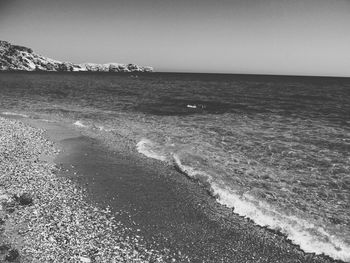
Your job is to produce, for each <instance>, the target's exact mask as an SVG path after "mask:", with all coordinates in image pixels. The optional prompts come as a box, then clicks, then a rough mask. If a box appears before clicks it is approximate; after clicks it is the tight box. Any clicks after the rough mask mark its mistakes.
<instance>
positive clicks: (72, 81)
mask: <svg viewBox="0 0 350 263" xmlns="http://www.w3.org/2000/svg"><path fill="white" fill-rule="evenodd" d="M0 110H1V112H2V113H3V114H5V115H6V114H8V115H10V114H14V113H17V114H18V113H19V114H24V115H27V116H29V117H32V118H41V119H46V120H48V121H64V122H68V123H71V124H72V125H75V126H76V127H77V128H79V129H82V130H86V132H88V133H90V134H91V135H92V136H96V137H100V138H101V139H103V140H104V141H105V142H106V143H108V144H109V145H111V146H112V147H113V146H114V147H116V148H118V147H123V148H124V149H128V150H129V151H135V153H136V154H140V153H141V154H143V155H146V156H147V157H149V158H155V159H158V160H160V161H163V162H167V163H169V164H170V165H174V166H175V167H176V168H177V169H179V170H181V171H182V172H183V173H185V174H186V175H188V176H189V177H192V178H194V179H196V180H198V183H200V184H201V185H203V187H206V188H208V190H209V191H210V192H211V193H212V195H213V196H215V197H216V199H217V201H218V202H219V203H221V204H223V205H226V206H229V207H232V209H233V210H234V212H236V213H238V214H240V215H243V216H246V217H248V218H250V219H252V220H253V221H254V222H255V223H257V224H259V225H262V226H268V227H269V228H272V229H276V230H279V231H281V232H282V233H284V234H286V235H287V236H288V238H289V239H290V240H291V241H292V242H293V243H295V244H298V245H300V247H301V248H302V249H303V250H305V251H306V252H315V253H324V254H326V255H329V256H331V257H333V258H336V259H342V260H344V261H349V262H350V79H341V78H305V77H303V78H302V77H272V76H239V75H215V74H149V75H140V76H138V77H137V76H130V75H110V74H52V73H51V74H47V73H34V74H25V73H1V74H0ZM121 142H122V144H123V145H121V144H120V143H121Z"/></svg>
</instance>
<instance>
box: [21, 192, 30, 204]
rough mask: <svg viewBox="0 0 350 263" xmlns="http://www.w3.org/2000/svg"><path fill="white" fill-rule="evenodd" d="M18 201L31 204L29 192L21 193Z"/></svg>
mask: <svg viewBox="0 0 350 263" xmlns="http://www.w3.org/2000/svg"><path fill="white" fill-rule="evenodd" d="M18 202H19V203H20V204H21V205H31V204H33V198H32V196H31V195H30V194H29V193H23V194H22V195H21V196H20V197H19V198H18Z"/></svg>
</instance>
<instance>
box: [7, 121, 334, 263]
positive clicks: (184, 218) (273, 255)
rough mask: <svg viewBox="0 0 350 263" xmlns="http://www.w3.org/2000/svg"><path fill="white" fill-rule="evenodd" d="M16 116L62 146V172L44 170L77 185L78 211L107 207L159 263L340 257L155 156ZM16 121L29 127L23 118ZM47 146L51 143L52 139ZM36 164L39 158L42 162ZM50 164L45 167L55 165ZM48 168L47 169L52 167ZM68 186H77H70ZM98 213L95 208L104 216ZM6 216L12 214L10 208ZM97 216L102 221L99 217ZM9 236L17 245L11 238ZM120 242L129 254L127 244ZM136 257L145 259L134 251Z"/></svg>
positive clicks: (326, 258)
mask: <svg viewBox="0 0 350 263" xmlns="http://www.w3.org/2000/svg"><path fill="white" fill-rule="evenodd" d="M0 121H2V122H3V121H5V122H6V121H9V120H5V119H1V120H0ZM23 121H24V122H25V123H27V124H29V125H30V126H33V127H36V128H35V129H34V130H36V129H37V128H41V129H42V128H44V129H45V130H46V132H45V133H44V132H43V131H42V130H39V131H41V132H39V134H40V136H39V137H40V138H41V139H43V136H45V137H46V138H48V139H49V140H50V141H53V142H54V143H55V144H56V146H57V145H58V146H59V147H60V148H61V149H63V152H64V153H63V154H62V153H61V154H60V155H58V156H57V157H56V158H55V163H56V165H58V166H60V167H61V171H60V172H59V175H54V174H51V176H53V178H55V180H58V182H59V183H60V180H63V182H65V183H66V184H67V185H69V187H68V188H69V189H79V190H72V191H73V193H74V194H76V191H78V193H79V194H78V195H79V196H81V197H82V198H81V199H79V200H78V203H79V204H78V203H77V202H76V203H75V205H76V204H78V210H79V207H80V206H84V208H87V207H93V211H94V209H96V208H97V207H98V206H102V207H103V206H104V207H106V206H109V207H110V211H109V212H108V213H107V215H108V216H111V217H112V216H115V217H116V219H117V220H120V221H119V222H120V224H121V225H122V226H125V228H126V229H129V232H128V234H127V235H136V236H139V237H141V236H143V237H144V239H145V244H147V245H145V247H143V248H142V246H140V247H141V248H142V249H140V250H141V251H144V252H145V253H146V252H147V251H148V250H147V249H148V248H150V249H151V251H152V253H153V252H156V254H158V260H159V261H160V262H162V261H164V262H232V261H234V262H242V263H243V262H324V263H325V262H341V261H335V260H332V259H330V258H328V257H326V256H322V255H314V254H307V253H304V252H302V251H301V250H300V249H299V248H298V247H297V246H295V245H293V244H291V243H290V242H289V241H288V240H287V239H286V238H285V237H284V236H283V235H281V234H279V233H277V232H275V231H270V230H267V229H265V228H261V227H258V226H256V225H254V223H253V222H251V221H249V220H247V219H244V218H242V217H239V216H237V215H235V214H233V213H232V210H231V209H228V208H226V207H223V206H221V205H219V204H218V203H216V202H215V200H214V198H212V197H211V196H209V195H208V193H207V192H206V190H204V189H203V188H201V187H200V186H199V185H198V184H197V183H196V182H193V181H191V180H188V178H187V177H186V176H184V175H181V176H180V174H179V173H178V171H176V170H175V169H169V167H166V166H164V165H163V164H161V163H160V162H158V161H155V160H151V159H146V158H139V159H137V160H136V159H135V158H133V157H132V156H123V155H121V154H120V153H116V152H111V151H110V150H108V149H105V148H104V147H103V146H102V145H101V144H100V143H99V142H98V141H96V140H94V139H91V138H88V137H85V136H81V135H80V134H79V132H74V130H73V129H71V130H70V129H67V127H65V126H60V125H59V124H50V123H43V122H38V121H35V120H34V121H33V120H31V119H27V118H25V119H23ZM10 122H11V121H10ZM21 127H22V128H23V129H24V130H26V129H29V130H31V129H33V128H30V127H29V126H28V125H23V126H21ZM60 127H61V128H60ZM20 134H21V133H19V135H20ZM50 147H51V149H53V144H50ZM87 153H89V154H87ZM49 155H50V154H49ZM51 155H52V154H51ZM39 163H40V164H41V165H43V161H41V162H39ZM45 163H46V164H47V162H45ZM51 165H52V166H50V167H51V168H50V169H53V170H54V168H53V164H51ZM50 169H49V170H48V171H52V170H50ZM50 178H51V177H50ZM55 182H56V181H55ZM33 184H37V182H33ZM72 185H73V186H74V187H78V188H74V187H73V188H71V186H72ZM79 191H80V192H79ZM61 194H62V193H61ZM83 196H84V198H83ZM51 199H53V200H51V201H53V202H54V203H55V198H51ZM56 201H57V200H56ZM80 202H81V203H80ZM48 205H52V204H48ZM54 205H57V204H54ZM75 209H76V208H75V207H74V210H75ZM74 210H73V211H72V212H75V211H74ZM99 211H101V210H99ZM90 212H91V211H87V213H90ZM105 212H106V211H105V210H102V214H103V215H104V213H105ZM11 216H14V217H16V214H12V215H11ZM108 216H107V217H108ZM104 220H106V222H107V221H108V219H107V218H106V217H104ZM102 221H103V220H102ZM39 225H40V223H39ZM124 230H125V229H124ZM114 231H115V232H114ZM118 231H119V232H118ZM130 231H131V233H130ZM111 232H114V234H113V235H112V234H111V237H112V236H113V238H115V239H118V241H119V240H120V236H116V235H115V234H116V233H122V231H121V230H120V229H119V230H118V229H114V230H112V231H111ZM135 232H136V233H135ZM9 233H10V232H9ZM124 234H125V233H124V232H123V233H122V234H121V235H124ZM10 236H11V235H10ZM113 238H111V239H113ZM10 240H11V242H12V243H15V244H20V243H19V242H18V241H15V240H14V239H13V238H12V239H11V237H10ZM42 241H43V240H42ZM114 241H116V240H114ZM111 242H112V241H111ZM44 243H47V240H46V241H45V242H44ZM136 243H142V242H141V241H140V242H139V241H137V242H136ZM123 246H126V245H125V244H124V245H123ZM126 247H127V249H130V250H132V252H131V253H134V248H133V247H132V246H131V245H130V244H129V245H128V246H126ZM146 247H147V248H146ZM19 251H20V252H21V251H22V250H21V248H19ZM159 251H162V252H161V253H159ZM109 252H110V253H112V251H109ZM114 252H115V251H114ZM136 252H137V254H142V253H140V252H139V251H136ZM22 253H23V252H22ZM48 253H51V252H48ZM83 254H84V253H83ZM146 254H147V253H146ZM159 254H162V255H159ZM23 255H24V256H25V255H26V254H25V253H24V254H23ZM84 255H85V254H84ZM132 255H134V254H132ZM51 256H52V255H51ZM85 256H86V255H85ZM127 256H129V257H130V254H127ZM77 257H79V256H77ZM100 259H101V260H100V261H97V262H105V261H103V260H105V259H103V257H102V258H100ZM123 260H124V261H125V260H127V259H125V258H124V259H123ZM123 260H122V261H123ZM137 260H144V258H143V259H142V258H141V256H140V255H138V258H137ZM25 262H28V261H25ZM61 262H64V261H61ZM77 262H79V261H77ZM80 262H81V261H80ZM106 262H109V261H108V260H107V261H106ZM136 262H138V261H136ZM140 262H142V261H140ZM155 262H157V261H155Z"/></svg>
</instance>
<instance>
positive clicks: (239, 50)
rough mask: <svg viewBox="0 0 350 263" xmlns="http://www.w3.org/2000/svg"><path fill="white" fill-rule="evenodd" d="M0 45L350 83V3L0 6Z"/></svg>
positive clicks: (68, 56)
mask: <svg viewBox="0 0 350 263" xmlns="http://www.w3.org/2000/svg"><path fill="white" fill-rule="evenodd" d="M0 39H1V40H8V41H10V42H13V43H16V44H20V45H24V46H28V47H31V48H33V49H34V51H36V52H37V53H39V54H42V55H45V56H48V57H51V58H55V59H58V60H63V61H72V62H76V63H80V62H96V63H104V62H120V63H136V64H140V65H151V66H154V67H155V69H156V70H157V71H182V72H223V73H259V74H264V73H265V74H266V73H272V74H299V75H333V76H350V0H56V1H49V0H0Z"/></svg>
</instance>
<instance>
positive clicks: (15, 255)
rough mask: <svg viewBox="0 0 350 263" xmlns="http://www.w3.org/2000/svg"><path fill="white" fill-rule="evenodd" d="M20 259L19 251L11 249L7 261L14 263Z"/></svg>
mask: <svg viewBox="0 0 350 263" xmlns="http://www.w3.org/2000/svg"><path fill="white" fill-rule="evenodd" d="M18 257H19V252H18V250H17V249H14V248H13V249H10V250H9V252H8V253H7V255H6V257H5V259H6V260H7V261H10V262H13V261H15V260H16V259H17V258H18Z"/></svg>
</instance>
